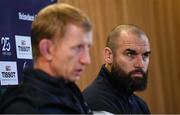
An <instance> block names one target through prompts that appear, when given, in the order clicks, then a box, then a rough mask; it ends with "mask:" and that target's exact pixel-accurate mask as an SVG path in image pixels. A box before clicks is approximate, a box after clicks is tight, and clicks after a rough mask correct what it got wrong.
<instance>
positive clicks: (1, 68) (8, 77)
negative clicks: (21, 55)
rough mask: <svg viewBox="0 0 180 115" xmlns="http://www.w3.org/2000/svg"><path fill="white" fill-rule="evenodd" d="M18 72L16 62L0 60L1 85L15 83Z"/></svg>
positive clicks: (16, 82)
mask: <svg viewBox="0 0 180 115" xmlns="http://www.w3.org/2000/svg"><path fill="white" fill-rule="evenodd" d="M17 75H18V73H17V64H16V62H10V61H0V79H1V85H17V84H18V76H17Z"/></svg>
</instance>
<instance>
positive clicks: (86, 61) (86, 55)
mask: <svg viewBox="0 0 180 115" xmlns="http://www.w3.org/2000/svg"><path fill="white" fill-rule="evenodd" d="M80 62H81V63H82V64H84V65H88V64H90V63H91V57H90V53H89V51H87V52H84V53H83V54H82V55H81V57H80Z"/></svg>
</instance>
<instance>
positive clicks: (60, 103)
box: [0, 70, 90, 114]
mask: <svg viewBox="0 0 180 115" xmlns="http://www.w3.org/2000/svg"><path fill="white" fill-rule="evenodd" d="M22 81H23V82H22V84H20V85H18V86H15V87H13V88H10V89H8V90H7V91H6V92H5V94H4V95H3V97H2V99H1V101H0V113H30V114H32V113H37V114H40V113H68V114H70V113H73V114H74V113H89V112H90V111H89V109H88V107H87V106H86V104H85V103H84V99H83V97H82V94H81V92H80V90H79V88H78V87H77V86H76V85H75V83H66V82H65V81H64V80H63V79H61V78H55V77H51V76H49V75H48V74H46V73H45V72H43V71H41V70H26V71H25V72H24V77H23V80H22Z"/></svg>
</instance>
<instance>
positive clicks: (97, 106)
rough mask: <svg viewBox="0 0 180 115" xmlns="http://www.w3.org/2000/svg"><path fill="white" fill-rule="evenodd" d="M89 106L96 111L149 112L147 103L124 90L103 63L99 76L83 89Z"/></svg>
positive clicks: (116, 112)
mask: <svg viewBox="0 0 180 115" xmlns="http://www.w3.org/2000/svg"><path fill="white" fill-rule="evenodd" d="M83 95H84V98H85V100H86V102H87V104H88V106H89V107H90V108H91V109H92V110H94V111H107V112H110V113H115V114H120V113H122V114H139V113H140V114H148V113H150V111H149V109H148V106H147V105H146V103H145V102H144V101H143V100H142V99H141V98H139V97H138V96H136V95H135V94H133V93H132V92H128V93H127V92H124V90H121V89H119V88H118V87H117V84H116V83H115V82H114V81H112V80H111V79H110V73H109V72H108V70H107V69H106V68H105V66H104V65H103V66H102V68H101V70H100V72H99V75H98V77H97V78H96V79H95V80H94V81H93V83H92V84H91V85H90V86H88V87H87V88H86V89H85V90H84V91H83Z"/></svg>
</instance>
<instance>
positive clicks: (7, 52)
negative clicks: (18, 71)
mask: <svg viewBox="0 0 180 115" xmlns="http://www.w3.org/2000/svg"><path fill="white" fill-rule="evenodd" d="M1 51H2V52H1V53H2V55H4V56H11V55H12V52H11V43H10V37H1Z"/></svg>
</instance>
